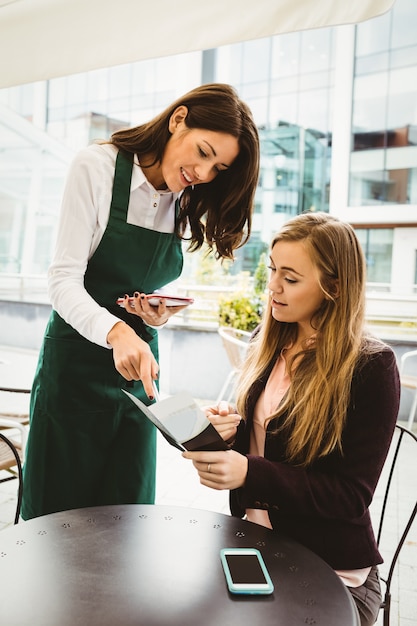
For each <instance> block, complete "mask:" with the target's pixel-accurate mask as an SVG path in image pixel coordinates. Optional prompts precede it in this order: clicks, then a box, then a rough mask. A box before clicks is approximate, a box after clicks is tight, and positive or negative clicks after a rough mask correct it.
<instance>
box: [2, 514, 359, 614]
mask: <svg viewBox="0 0 417 626" xmlns="http://www.w3.org/2000/svg"><path fill="white" fill-rule="evenodd" d="M239 546H241V547H247V546H251V547H256V548H258V549H259V550H260V551H261V552H262V555H263V557H264V560H265V563H266V565H267V567H268V569H269V572H270V574H271V577H272V580H273V582H274V586H275V591H274V593H273V595H272V596H264V597H261V596H256V597H254V596H233V595H231V594H229V592H228V590H227V587H226V581H225V577H224V574H223V570H222V567H221V562H220V556H219V551H220V549H221V548H224V547H239ZM0 581H1V582H0V593H1V600H0V624H2V625H4V626H29V625H33V626H77V625H78V626H96V625H97V626H119V625H120V626H133V625H135V626H154V625H155V626H169V625H175V626H177V625H178V626H179V625H181V626H200V625H201V626H212V625H213V626H226V625H229V624H230V625H233V626H237V625H239V626H240V625H241V624H249V625H250V626H255V625H257V624H262V625H269V624H274V625H282V626H301V625H303V626H305V624H310V625H317V626H358V624H359V621H358V617H357V612H356V608H355V606H354V603H353V601H352V600H351V597H350V594H349V592H348V591H347V590H346V588H345V587H344V585H343V583H342V582H341V581H340V580H339V578H338V577H337V576H336V574H335V573H334V572H333V570H332V569H331V568H330V567H329V566H328V565H327V564H326V563H324V561H322V560H321V559H320V558H318V557H317V556H316V555H314V554H313V553H312V552H310V551H309V550H306V549H305V548H303V547H302V546H300V545H299V544H297V543H295V542H293V541H289V540H287V539H285V538H282V537H280V536H279V534H278V533H275V532H272V531H271V530H268V529H266V528H263V527H262V526H258V525H257V524H253V523H251V522H247V521H244V520H239V519H236V518H233V517H230V516H228V515H223V514H219V513H213V512H210V511H204V510H199V509H190V508H185V507H177V506H175V507H174V506H152V505H123V506H105V507H94V508H85V509H76V510H72V511H65V512H62V513H55V514H52V515H46V516H43V517H39V518H36V519H33V520H30V521H28V522H21V523H19V524H18V525H17V526H14V527H12V528H8V529H6V530H3V531H1V533H0Z"/></svg>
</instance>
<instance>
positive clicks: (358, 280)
mask: <svg viewBox="0 0 417 626" xmlns="http://www.w3.org/2000/svg"><path fill="white" fill-rule="evenodd" d="M278 241H287V242H288V241H302V242H303V243H304V245H305V247H306V249H307V251H308V253H309V254H310V258H311V261H312V263H313V264H314V265H315V266H316V268H317V269H318V271H319V277H320V278H319V282H320V287H321V289H322V291H323V294H324V300H323V303H322V304H321V306H320V308H319V310H318V311H316V313H315V314H314V317H313V319H312V320H311V323H312V326H313V328H315V329H316V340H315V341H314V343H313V344H312V345H306V346H304V347H303V349H302V350H301V352H299V353H298V354H296V355H295V356H294V357H293V358H292V360H291V363H290V370H291V385H290V388H289V391H288V393H287V395H286V397H285V398H284V399H283V401H282V403H281V404H280V406H279V407H278V408H277V410H276V412H275V413H274V414H273V415H271V416H270V419H275V418H278V419H277V420H276V423H277V426H276V429H275V432H285V433H287V438H286V439H287V443H286V447H287V459H288V461H290V462H293V463H296V464H299V465H302V466H307V465H309V464H310V463H312V462H313V461H314V460H315V459H317V458H319V457H322V456H325V455H327V454H329V453H330V452H332V451H333V450H334V449H335V448H338V449H339V450H341V440H342V431H343V427H344V424H345V419H346V413H347V409H348V405H349V401H350V390H351V383H352V378H353V374H354V371H355V368H356V367H357V366H358V362H359V360H360V358H361V357H362V355H363V356H365V355H366V354H372V353H374V352H376V351H379V350H381V346H382V345H383V344H382V343H381V342H378V341H377V340H374V339H373V338H371V337H370V336H367V335H366V333H365V331H364V315H365V260H364V255H363V252H362V249H361V246H360V244H359V241H358V239H357V237H356V235H355V232H354V230H353V228H352V227H351V226H350V225H349V224H347V223H345V222H342V221H340V220H338V219H337V218H335V217H333V216H330V215H328V214H326V213H305V214H302V215H298V216H297V217H295V218H293V219H291V220H290V221H288V222H287V223H286V224H284V226H283V228H282V229H281V231H280V232H279V233H278V234H277V235H276V236H275V237H274V239H273V241H272V248H273V247H274V245H275V244H276V243H277V242H278ZM296 339H297V324H296V323H286V322H279V321H277V320H275V319H274V318H273V317H272V313H271V303H270V301H268V304H267V307H266V310H265V313H264V317H263V323H262V325H261V327H260V330H259V332H258V333H257V334H256V336H255V337H254V338H253V340H252V342H251V347H250V350H249V351H248V357H247V360H246V363H245V367H244V369H243V372H242V374H241V377H240V381H239V385H238V391H237V406H238V411H239V413H240V414H241V415H242V416H243V417H244V418H247V402H248V398H249V396H250V393H251V388H252V385H253V384H254V383H255V382H256V381H257V380H259V379H260V378H265V377H266V376H267V374H268V373H269V371H270V369H271V367H272V365H273V363H275V361H276V359H277V358H278V356H279V354H280V352H281V350H282V349H283V348H284V347H286V346H288V345H289V344H291V343H295V341H296ZM295 364H296V367H292V365H295Z"/></svg>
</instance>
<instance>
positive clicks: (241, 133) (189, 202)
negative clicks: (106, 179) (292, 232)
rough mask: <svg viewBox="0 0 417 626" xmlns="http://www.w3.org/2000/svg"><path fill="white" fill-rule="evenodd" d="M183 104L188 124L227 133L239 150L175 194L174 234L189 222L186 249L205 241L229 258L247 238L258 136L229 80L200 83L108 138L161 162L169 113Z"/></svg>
mask: <svg viewBox="0 0 417 626" xmlns="http://www.w3.org/2000/svg"><path fill="white" fill-rule="evenodd" d="M182 105H184V106H186V107H187V109H188V114H187V117H186V119H185V124H186V126H187V127H188V128H190V129H191V128H198V129H205V130H210V131H215V132H222V133H228V134H229V135H232V136H233V137H236V139H237V140H238V144H239V154H238V155H237V157H236V159H235V160H234V161H233V163H232V165H231V166H230V167H229V168H228V169H227V170H225V171H222V172H219V174H218V175H217V176H216V178H215V179H214V180H212V181H211V182H210V183H207V184H203V185H196V186H195V187H192V186H190V187H186V189H185V190H184V192H183V193H182V195H181V199H180V212H179V216H178V218H179V219H178V223H177V233H178V235H179V236H181V237H184V234H185V229H186V227H187V224H189V226H190V230H191V235H190V245H189V250H190V251H194V250H198V249H199V248H200V247H201V246H202V245H203V243H204V242H206V243H207V244H208V245H209V247H210V248H213V249H214V250H215V253H216V256H217V257H218V258H233V250H235V249H236V248H238V247H239V246H241V245H243V244H244V243H246V241H247V240H248V239H249V236H250V232H251V225H252V210H253V203H254V197H255V191H256V186H257V182H258V175H259V138H258V132H257V129H256V125H255V122H254V121H253V117H252V114H251V111H250V109H249V107H248V106H247V105H246V104H245V103H244V102H242V100H240V98H239V97H238V95H237V92H236V91H235V89H234V88H233V87H231V86H230V85H225V84H220V83H214V84H208V85H202V86H200V87H197V88H196V89H193V90H192V91H190V92H189V93H187V94H185V95H184V96H182V97H181V98H178V100H176V101H175V102H173V103H172V104H171V105H170V106H169V107H167V108H166V109H165V110H164V111H163V112H162V113H160V114H159V115H157V116H156V117H154V118H153V119H152V120H151V121H149V122H147V123H145V124H142V125H140V126H135V127H134V128H129V129H126V130H120V131H117V132H115V133H114V134H113V135H112V136H111V139H110V141H111V143H112V144H114V145H115V146H117V147H118V148H120V149H122V150H125V151H127V152H133V153H135V154H138V155H139V158H140V155H141V154H147V155H153V156H154V161H153V164H155V163H157V162H161V160H162V157H163V154H164V150H165V146H166V144H167V142H168V140H169V138H170V136H171V135H170V132H169V129H168V124H169V120H170V118H171V115H172V114H173V112H174V111H175V109H177V108H178V107H179V106H182Z"/></svg>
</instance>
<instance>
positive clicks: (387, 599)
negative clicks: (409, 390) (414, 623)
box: [377, 424, 417, 626]
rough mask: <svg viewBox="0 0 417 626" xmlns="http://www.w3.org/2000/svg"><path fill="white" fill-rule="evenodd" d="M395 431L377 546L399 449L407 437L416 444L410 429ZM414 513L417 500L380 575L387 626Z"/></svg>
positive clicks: (387, 625) (399, 454) (401, 428)
mask: <svg viewBox="0 0 417 626" xmlns="http://www.w3.org/2000/svg"><path fill="white" fill-rule="evenodd" d="M396 431H397V433H398V435H397V437H396V439H395V440H394V441H393V444H392V458H391V460H390V461H388V468H389V473H388V478H387V483H386V486H385V492H384V499H383V504H382V510H381V515H380V519H379V525H378V534H377V542H378V546H379V544H380V541H381V535H382V529H383V526H384V521H385V514H386V511H387V504H388V502H389V497H390V494H391V487H392V478H393V476H394V472H395V470H396V468H397V465H398V462H399V460H400V458H401V450H402V449H403V448H402V446H403V443H404V441H405V440H406V439H407V438H409V440H410V441H414V442H415V443H416V444H417V437H416V435H414V433H412V432H411V431H410V430H408V429H407V428H405V427H404V426H401V425H400V424H396ZM413 445H414V444H413ZM416 454H417V447H416ZM389 458H390V457H389ZM414 484H416V483H414ZM411 506H413V505H411ZM416 514H417V500H416V501H415V503H414V508H412V510H411V513H409V515H408V518H407V521H406V524H405V527H404V529H403V530H402V534H401V536H400V538H399V540H398V543H397V545H396V547H395V550H394V554H393V555H392V557H391V560H390V561H389V560H388V572H387V574H386V575H385V576H381V582H382V583H383V586H384V585H385V594H384V593H383V600H382V602H381V610H382V611H383V625H384V626H389V624H390V612H391V583H392V578H393V574H394V570H395V566H396V564H397V561H398V557H399V555H400V552H401V550H402V548H403V546H404V543H405V541H406V539H407V535H408V533H409V531H410V528H411V526H412V524H413V522H414V519H415V517H416Z"/></svg>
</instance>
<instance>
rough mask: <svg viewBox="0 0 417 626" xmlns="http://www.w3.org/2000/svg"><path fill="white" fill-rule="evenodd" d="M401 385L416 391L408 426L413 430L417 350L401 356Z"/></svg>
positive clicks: (416, 405)
mask: <svg viewBox="0 0 417 626" xmlns="http://www.w3.org/2000/svg"><path fill="white" fill-rule="evenodd" d="M399 370H400V380H401V387H404V388H406V389H408V390H409V391H411V392H414V395H413V396H412V399H411V404H410V411H409V415H408V422H407V428H408V429H409V430H411V428H412V426H413V422H414V419H415V415H416V413H417V350H409V351H408V352H404V354H403V355H402V356H401V358H400V367H399Z"/></svg>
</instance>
